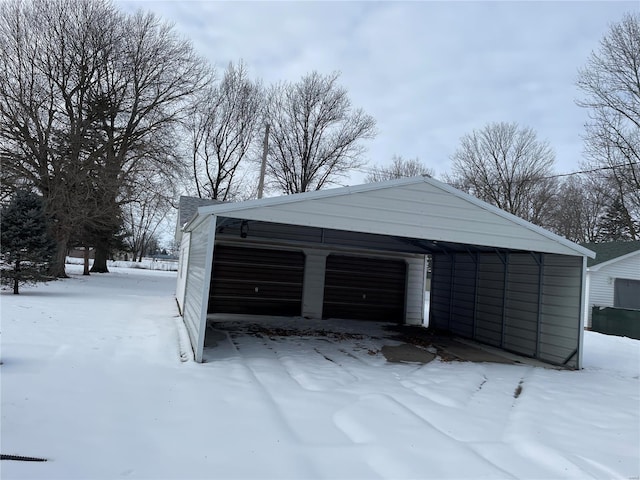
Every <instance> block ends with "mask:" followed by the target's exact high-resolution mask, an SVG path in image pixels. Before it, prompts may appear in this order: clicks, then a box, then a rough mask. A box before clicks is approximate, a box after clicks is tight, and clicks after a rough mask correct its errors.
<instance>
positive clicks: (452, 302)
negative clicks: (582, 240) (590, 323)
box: [429, 252, 582, 368]
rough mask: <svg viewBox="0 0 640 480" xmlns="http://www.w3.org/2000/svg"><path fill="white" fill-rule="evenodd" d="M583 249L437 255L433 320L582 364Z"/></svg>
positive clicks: (551, 359)
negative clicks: (574, 252)
mask: <svg viewBox="0 0 640 480" xmlns="http://www.w3.org/2000/svg"><path fill="white" fill-rule="evenodd" d="M581 272H582V257H571V256H563V255H552V254H539V253H513V252H496V253H493V254H489V253H480V254H476V255H473V254H469V253H446V254H434V255H433V274H432V283H431V306H430V312H431V318H430V323H429V324H430V325H433V326H434V327H436V328H439V329H443V330H447V331H449V332H451V333H453V334H455V335H459V336H461V337H466V338H471V339H474V340H477V341H479V342H482V343H487V344H489V345H493V346H496V347H500V348H503V349H505V350H508V351H511V352H514V353H518V354H521V355H525V356H528V357H533V358H538V359H540V360H543V361H545V362H548V363H553V364H557V365H567V366H570V367H574V368H575V367H577V366H578V345H579V342H580V334H581V332H580V318H581V317H580V313H581V309H580V305H581V292H582V286H581V278H582V277H581Z"/></svg>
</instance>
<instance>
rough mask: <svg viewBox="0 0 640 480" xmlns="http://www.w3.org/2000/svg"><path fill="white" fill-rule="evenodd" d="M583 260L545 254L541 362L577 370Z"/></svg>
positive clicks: (580, 327)
mask: <svg viewBox="0 0 640 480" xmlns="http://www.w3.org/2000/svg"><path fill="white" fill-rule="evenodd" d="M581 294H582V257H572V256H565V255H553V254H546V255H545V256H544V275H543V279H542V299H541V308H542V311H541V313H542V316H541V320H542V322H541V325H540V339H539V341H540V346H539V348H540V354H539V358H540V360H543V361H545V362H549V363H555V364H566V365H568V366H570V367H574V368H577V367H578V366H579V365H578V358H579V355H578V346H579V343H580V334H581V330H582V322H581V319H580V301H581Z"/></svg>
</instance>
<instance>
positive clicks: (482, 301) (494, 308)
mask: <svg viewBox="0 0 640 480" xmlns="http://www.w3.org/2000/svg"><path fill="white" fill-rule="evenodd" d="M505 265H506V264H505V261H504V259H503V258H500V256H498V255H496V254H492V253H481V254H480V255H479V256H478V292H477V295H476V328H475V339H476V340H478V341H479V342H482V343H486V344H488V345H493V346H494V347H500V346H501V345H502V329H503V318H504V300H505V289H504V285H505V281H506V276H505V273H506V266H505Z"/></svg>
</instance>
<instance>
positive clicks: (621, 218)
mask: <svg viewBox="0 0 640 480" xmlns="http://www.w3.org/2000/svg"><path fill="white" fill-rule="evenodd" d="M632 221H633V220H632V219H631V216H630V215H629V212H628V210H627V209H626V208H625V206H624V204H623V203H622V201H621V199H620V198H619V197H618V198H615V199H614V200H613V202H611V204H609V205H608V206H607V209H606V211H605V213H604V215H602V217H601V218H600V221H599V227H600V233H599V235H598V237H599V238H598V239H599V240H600V241H602V242H611V241H617V240H633V239H634V236H633V234H632V232H631V230H632V229H631V228H630V226H631V225H632Z"/></svg>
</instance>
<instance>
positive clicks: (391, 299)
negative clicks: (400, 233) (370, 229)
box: [322, 255, 406, 322]
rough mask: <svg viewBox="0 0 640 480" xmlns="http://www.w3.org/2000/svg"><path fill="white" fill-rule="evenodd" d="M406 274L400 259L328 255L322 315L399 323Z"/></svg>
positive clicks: (404, 265) (404, 266) (401, 318)
mask: <svg viewBox="0 0 640 480" xmlns="http://www.w3.org/2000/svg"><path fill="white" fill-rule="evenodd" d="M405 277H406V264H405V262H404V261H402V260H400V261H398V260H383V259H377V258H362V257H347V256H342V255H329V256H328V257H327V268H326V274H325V284H324V302H323V307H322V316H323V317H324V318H332V317H334V318H350V319H357V320H377V321H391V322H402V320H403V318H404V297H405V293H404V292H405Z"/></svg>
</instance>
